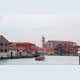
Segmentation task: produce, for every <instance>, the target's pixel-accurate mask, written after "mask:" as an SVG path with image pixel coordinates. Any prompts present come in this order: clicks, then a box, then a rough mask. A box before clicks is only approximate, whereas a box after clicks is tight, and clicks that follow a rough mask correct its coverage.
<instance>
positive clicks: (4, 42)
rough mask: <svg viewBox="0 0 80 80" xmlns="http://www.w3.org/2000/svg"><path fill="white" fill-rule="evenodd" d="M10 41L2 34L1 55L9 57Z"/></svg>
mask: <svg viewBox="0 0 80 80" xmlns="http://www.w3.org/2000/svg"><path fill="white" fill-rule="evenodd" d="M8 51H9V41H8V40H7V39H6V38H5V37H4V36H2V35H0V57H8V56H9V54H8Z"/></svg>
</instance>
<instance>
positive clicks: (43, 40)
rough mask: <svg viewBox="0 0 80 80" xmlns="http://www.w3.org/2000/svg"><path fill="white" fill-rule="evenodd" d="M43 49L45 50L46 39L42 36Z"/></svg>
mask: <svg viewBox="0 0 80 80" xmlns="http://www.w3.org/2000/svg"><path fill="white" fill-rule="evenodd" d="M41 41H42V47H43V48H44V47H45V37H44V36H42V40H41Z"/></svg>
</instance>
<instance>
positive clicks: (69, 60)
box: [0, 56, 79, 65]
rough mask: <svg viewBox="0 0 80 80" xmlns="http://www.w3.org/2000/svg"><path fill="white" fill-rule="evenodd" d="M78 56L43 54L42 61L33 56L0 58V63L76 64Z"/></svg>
mask: <svg viewBox="0 0 80 80" xmlns="http://www.w3.org/2000/svg"><path fill="white" fill-rule="evenodd" d="M78 64H79V57H78V56H45V60H44V61H35V58H21V59H2V60H1V59H0V65H78Z"/></svg>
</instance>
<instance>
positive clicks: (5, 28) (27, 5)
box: [0, 0, 80, 46]
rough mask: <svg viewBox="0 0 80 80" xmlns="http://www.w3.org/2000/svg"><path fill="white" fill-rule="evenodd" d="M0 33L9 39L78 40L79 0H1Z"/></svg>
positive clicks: (34, 41)
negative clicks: (44, 38)
mask: <svg viewBox="0 0 80 80" xmlns="http://www.w3.org/2000/svg"><path fill="white" fill-rule="evenodd" d="M0 16H1V17H0V34H2V35H4V36H5V37H7V38H8V39H9V40H10V41H26V42H33V43H36V44H37V45H40V46H41V36H42V35H44V36H45V37H46V41H47V40H70V41H75V42H77V43H78V44H80V41H79V40H80V38H79V34H80V33H79V31H80V28H79V26H80V4H79V0H76V1H75V0H73V1H72V0H66V1H65V0H56V1H55V0H13V1H11V0H2V1H1V2H0Z"/></svg>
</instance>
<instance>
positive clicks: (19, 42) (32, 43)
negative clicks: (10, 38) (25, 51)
mask: <svg viewBox="0 0 80 80" xmlns="http://www.w3.org/2000/svg"><path fill="white" fill-rule="evenodd" d="M10 43H12V44H14V45H15V44H31V45H35V44H33V43H30V42H10Z"/></svg>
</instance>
